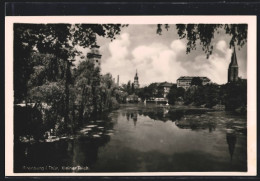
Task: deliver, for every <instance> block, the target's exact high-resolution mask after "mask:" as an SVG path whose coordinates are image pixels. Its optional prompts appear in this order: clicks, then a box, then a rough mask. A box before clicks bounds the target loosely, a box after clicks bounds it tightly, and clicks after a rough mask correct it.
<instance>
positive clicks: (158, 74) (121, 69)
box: [102, 34, 186, 85]
mask: <svg viewBox="0 0 260 181" xmlns="http://www.w3.org/2000/svg"><path fill="white" fill-rule="evenodd" d="M130 38H131V37H130V36H129V35H125V34H122V35H121V36H120V37H119V39H117V40H116V41H114V42H111V43H110V44H109V52H110V54H111V56H110V57H109V58H108V59H107V60H105V61H104V64H102V73H106V72H111V73H112V75H113V77H116V76H117V75H120V82H121V83H127V82H128V81H129V80H130V81H131V82H133V78H134V75H135V71H136V70H138V75H139V83H140V84H141V85H148V84H150V83H152V82H163V81H168V82H176V79H177V78H178V77H179V76H181V75H185V74H186V70H185V68H183V67H182V66H181V64H180V62H178V61H177V57H178V55H179V54H180V53H181V52H182V51H183V50H185V45H184V43H183V42H182V41H180V40H173V41H172V42H171V43H170V44H169V45H168V46H167V45H164V44H162V43H151V44H148V45H144V44H143V45H139V46H136V47H134V48H132V49H131V48H130V46H129V45H130V44H131V43H132V42H130Z"/></svg>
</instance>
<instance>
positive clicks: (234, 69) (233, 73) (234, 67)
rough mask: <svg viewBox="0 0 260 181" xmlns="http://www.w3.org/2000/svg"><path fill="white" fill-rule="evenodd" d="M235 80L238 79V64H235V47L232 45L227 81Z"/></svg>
mask: <svg viewBox="0 0 260 181" xmlns="http://www.w3.org/2000/svg"><path fill="white" fill-rule="evenodd" d="M236 81H238V64H237V56H236V49H235V47H234V51H233V54H232V56H231V62H230V64H229V67H228V82H236Z"/></svg>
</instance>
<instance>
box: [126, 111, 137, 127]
mask: <svg viewBox="0 0 260 181" xmlns="http://www.w3.org/2000/svg"><path fill="white" fill-rule="evenodd" d="M137 115H138V113H137V112H127V113H126V119H127V121H129V120H130V119H132V120H133V122H134V125H135V126H136V123H137V120H138V116H137Z"/></svg>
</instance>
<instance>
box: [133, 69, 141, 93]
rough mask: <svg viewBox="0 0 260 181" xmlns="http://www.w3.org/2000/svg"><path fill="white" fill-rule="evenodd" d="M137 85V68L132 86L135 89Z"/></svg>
mask: <svg viewBox="0 0 260 181" xmlns="http://www.w3.org/2000/svg"><path fill="white" fill-rule="evenodd" d="M139 86H140V84H139V80H138V75H137V70H136V73H135V77H134V88H135V89H138V88H139Z"/></svg>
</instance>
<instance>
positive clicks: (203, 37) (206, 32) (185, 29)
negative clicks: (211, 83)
mask: <svg viewBox="0 0 260 181" xmlns="http://www.w3.org/2000/svg"><path fill="white" fill-rule="evenodd" d="M164 28H165V29H166V30H168V29H169V25H168V24H166V25H164ZM176 29H177V31H178V35H179V38H180V39H184V38H186V39H187V46H186V53H190V52H191V50H196V45H197V44H198V41H199V44H200V45H202V50H203V51H204V52H205V53H206V55H207V58H208V57H209V56H210V55H211V54H212V51H213V45H212V43H211V40H212V39H213V38H214V34H215V32H217V33H219V31H220V30H221V29H224V31H225V33H226V34H228V35H230V36H231V40H230V42H229V45H230V47H231V46H235V44H236V45H237V46H239V47H243V45H244V44H246V42H247V29H248V26H247V24H177V25H176ZM157 33H158V34H159V35H161V34H162V25H161V24H158V26H157Z"/></svg>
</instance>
